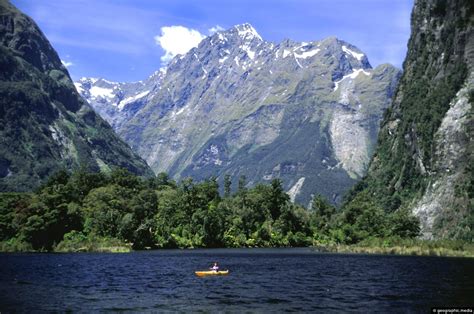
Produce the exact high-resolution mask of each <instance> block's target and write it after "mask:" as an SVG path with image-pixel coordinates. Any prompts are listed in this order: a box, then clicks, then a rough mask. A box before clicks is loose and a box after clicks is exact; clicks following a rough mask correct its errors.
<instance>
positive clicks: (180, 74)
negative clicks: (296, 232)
mask: <svg viewBox="0 0 474 314" xmlns="http://www.w3.org/2000/svg"><path fill="white" fill-rule="evenodd" d="M400 73H401V71H400V70H398V69H396V68H395V67H393V66H391V65H389V64H384V65H380V66H378V67H376V68H375V69H372V67H371V66H370V64H369V61H368V59H367V56H366V55H365V54H364V53H363V52H361V51H360V50H359V49H358V48H357V47H355V46H353V45H351V44H349V43H346V42H344V41H342V40H339V39H337V38H334V37H332V38H327V39H324V40H321V41H313V42H294V41H291V40H285V41H283V42H281V43H279V44H274V43H271V42H267V41H265V40H263V39H262V38H261V37H260V35H259V34H258V33H257V32H256V31H255V29H254V28H253V27H252V26H251V25H249V24H242V25H237V26H235V27H232V28H230V29H228V30H226V31H220V32H217V33H215V34H213V35H212V36H209V37H207V38H205V39H204V40H202V42H201V43H200V44H199V46H198V47H197V48H194V49H191V50H190V51H189V52H188V53H186V54H185V55H179V56H176V57H175V58H174V59H173V60H171V61H170V63H169V65H168V66H167V68H166V69H162V70H160V71H157V72H156V73H155V74H153V75H152V76H151V77H149V78H148V79H146V80H144V81H140V82H134V83H116V82H110V81H107V80H104V79H99V78H82V79H80V80H79V81H77V82H75V85H76V87H77V89H78V91H79V92H80V93H81V95H82V96H83V97H84V98H85V99H87V100H88V101H89V103H90V104H91V105H92V106H93V107H94V109H95V110H96V111H97V112H98V113H99V114H101V116H102V117H103V118H104V119H106V120H107V121H108V122H109V123H110V124H111V125H112V126H113V127H114V129H115V130H116V131H117V133H118V134H119V135H120V136H121V137H122V138H123V139H125V140H126V141H127V142H128V143H129V144H130V146H131V147H132V148H133V149H134V150H135V151H136V152H137V153H138V154H140V156H141V157H143V158H144V159H145V160H146V161H147V162H148V164H149V165H150V167H151V168H152V169H153V170H154V171H155V173H159V172H167V173H169V174H170V175H171V176H172V177H173V178H174V179H181V178H185V177H187V176H191V177H193V178H194V179H196V180H201V179H206V178H208V177H210V176H211V175H216V176H217V177H218V178H219V182H220V183H222V182H223V180H224V176H225V175H226V174H229V175H231V177H232V178H233V179H234V181H235V182H236V181H237V179H238V178H239V177H240V176H241V175H245V176H246V177H247V178H248V183H249V186H252V185H254V184H256V183H259V182H263V183H265V182H266V183H269V182H270V181H271V180H273V179H275V178H279V179H281V180H282V181H283V186H284V188H285V190H287V191H289V193H290V195H291V197H292V199H294V200H296V201H297V202H299V203H301V204H308V203H309V202H310V200H311V198H312V194H322V195H324V196H325V197H327V198H328V199H329V200H330V201H331V203H339V202H340V201H341V200H342V195H343V194H344V193H345V192H346V191H347V190H348V189H349V188H350V187H351V186H352V185H353V184H354V183H355V182H356V181H357V180H358V179H360V178H361V177H362V176H363V175H364V174H365V172H366V169H367V166H368V163H369V161H370V157H371V155H372V152H373V150H374V146H375V142H376V138H377V133H378V129H379V124H380V121H381V119H382V115H383V113H384V111H385V109H386V108H387V107H388V106H389V104H390V100H391V97H392V94H393V92H394V90H395V86H396V84H397V82H398V79H399V77H400ZM236 188H237V186H236V185H233V186H232V190H234V191H235V190H236Z"/></svg>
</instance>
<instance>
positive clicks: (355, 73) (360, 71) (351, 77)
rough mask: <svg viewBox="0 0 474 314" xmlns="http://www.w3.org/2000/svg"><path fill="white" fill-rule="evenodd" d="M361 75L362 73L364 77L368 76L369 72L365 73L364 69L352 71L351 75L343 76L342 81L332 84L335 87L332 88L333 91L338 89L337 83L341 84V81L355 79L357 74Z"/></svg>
mask: <svg viewBox="0 0 474 314" xmlns="http://www.w3.org/2000/svg"><path fill="white" fill-rule="evenodd" d="M361 73H364V74H365V75H370V73H369V72H366V71H365V70H364V69H358V70H354V71H352V73H350V74H347V75H344V76H343V77H342V79H340V80H339V81H336V82H334V84H335V86H334V91H336V90H337V89H338V87H339V83H341V82H342V81H344V80H345V79H347V78H350V79H355V78H356V77H357V76H358V75H359V74H361Z"/></svg>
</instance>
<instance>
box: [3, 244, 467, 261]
mask: <svg viewBox="0 0 474 314" xmlns="http://www.w3.org/2000/svg"><path fill="white" fill-rule="evenodd" d="M252 248H258V249H265V248H268V249H279V248H307V249H309V250H310V251H311V252H314V253H335V254H365V255H387V256H388V255H392V256H433V257H463V258H474V251H472V250H466V249H463V250H455V249H450V248H447V247H442V246H440V247H431V248H428V247H422V246H419V245H414V246H400V245H397V246H387V247H382V246H358V245H314V246H307V247H241V248H231V247H229V248H205V247H203V248H166V249H164V248H155V249H149V250H133V249H132V248H131V247H130V246H120V245H114V246H104V247H95V248H91V247H80V248H62V249H59V250H52V251H40V250H24V251H23V250H6V251H5V250H2V251H0V253H52V254H58V253H59V254H61V253H110V254H117V253H119V254H124V253H133V252H143V251H162V250H186V251H192V250H196V249H252Z"/></svg>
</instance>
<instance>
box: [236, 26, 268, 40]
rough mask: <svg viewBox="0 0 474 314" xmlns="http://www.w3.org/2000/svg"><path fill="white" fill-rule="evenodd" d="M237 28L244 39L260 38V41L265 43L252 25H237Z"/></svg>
mask: <svg viewBox="0 0 474 314" xmlns="http://www.w3.org/2000/svg"><path fill="white" fill-rule="evenodd" d="M235 28H236V29H237V31H238V34H239V36H240V37H241V38H243V39H250V40H252V39H253V38H258V39H259V40H261V41H263V39H262V37H260V35H259V34H258V33H257V31H256V30H255V28H253V27H252V25H250V24H248V23H245V24H242V25H237V26H235Z"/></svg>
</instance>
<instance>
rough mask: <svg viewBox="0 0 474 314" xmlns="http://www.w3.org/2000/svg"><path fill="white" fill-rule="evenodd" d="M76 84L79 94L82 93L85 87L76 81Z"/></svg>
mask: <svg viewBox="0 0 474 314" xmlns="http://www.w3.org/2000/svg"><path fill="white" fill-rule="evenodd" d="M74 86H75V87H76V90H77V92H78V93H79V94H82V93H83V92H84V89H83V88H82V84H81V83H76V82H74Z"/></svg>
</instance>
